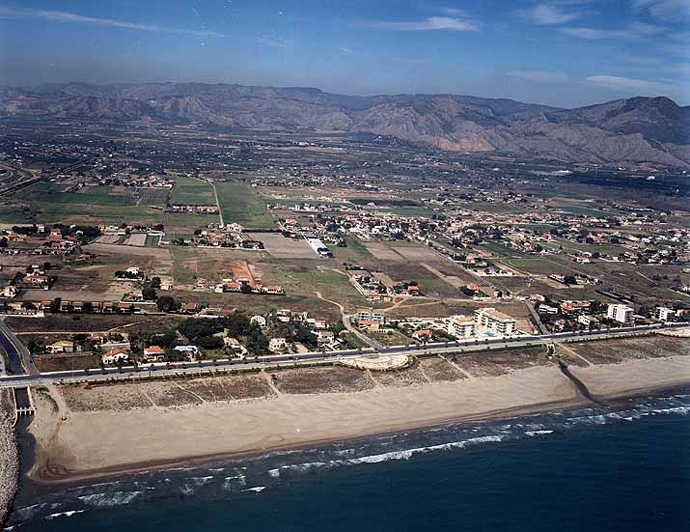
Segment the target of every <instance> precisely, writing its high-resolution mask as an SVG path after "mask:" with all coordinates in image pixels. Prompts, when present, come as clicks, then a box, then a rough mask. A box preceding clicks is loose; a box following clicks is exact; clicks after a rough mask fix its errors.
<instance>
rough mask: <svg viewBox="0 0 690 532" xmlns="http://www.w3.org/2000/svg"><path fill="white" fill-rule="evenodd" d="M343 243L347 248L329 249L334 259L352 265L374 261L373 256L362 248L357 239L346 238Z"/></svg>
mask: <svg viewBox="0 0 690 532" xmlns="http://www.w3.org/2000/svg"><path fill="white" fill-rule="evenodd" d="M345 242H346V243H347V247H344V248H339V247H337V246H331V247H330V250H331V251H332V252H333V254H334V255H335V258H336V259H338V260H342V261H344V262H350V263H354V264H358V263H360V262H361V261H363V260H365V261H366V260H373V259H374V257H373V255H372V254H371V253H369V250H368V249H367V248H365V247H364V244H362V242H361V241H360V240H359V239H358V238H353V237H346V238H345Z"/></svg>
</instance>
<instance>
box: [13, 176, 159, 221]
mask: <svg viewBox="0 0 690 532" xmlns="http://www.w3.org/2000/svg"><path fill="white" fill-rule="evenodd" d="M65 189H66V187H64V186H63V185H58V184H56V183H36V184H34V185H31V186H30V187H27V188H26V189H23V190H21V191H19V192H18V193H17V196H16V199H17V200H19V201H21V202H22V203H29V204H30V205H31V210H32V211H33V213H34V221H36V222H38V223H50V222H62V223H121V222H123V221H124V222H128V223H142V224H144V223H148V224H155V223H160V221H161V220H162V218H163V211H162V209H161V208H160V207H158V208H156V207H155V206H146V205H137V199H136V197H135V196H134V195H133V191H132V190H130V189H124V188H121V187H110V186H90V187H84V188H82V189H81V190H79V191H76V192H66V191H65Z"/></svg>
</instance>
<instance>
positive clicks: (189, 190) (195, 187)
mask: <svg viewBox="0 0 690 532" xmlns="http://www.w3.org/2000/svg"><path fill="white" fill-rule="evenodd" d="M171 201H172V203H174V204H178V205H215V204H216V197H215V195H214V194H213V187H212V186H211V185H209V184H208V183H206V182H205V181H200V180H198V179H190V178H187V177H178V178H177V179H176V180H175V188H174V189H173V195H172V200H171Z"/></svg>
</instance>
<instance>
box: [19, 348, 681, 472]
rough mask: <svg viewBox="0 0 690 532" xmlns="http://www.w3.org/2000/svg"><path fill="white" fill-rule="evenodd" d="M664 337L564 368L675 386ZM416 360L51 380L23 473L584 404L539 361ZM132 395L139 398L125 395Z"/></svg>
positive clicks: (606, 381)
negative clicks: (306, 384) (383, 368)
mask: <svg viewBox="0 0 690 532" xmlns="http://www.w3.org/2000/svg"><path fill="white" fill-rule="evenodd" d="M665 341H666V340H665ZM666 342H667V341H666ZM674 342H677V347H678V349H677V350H674V351H675V352H674V354H672V356H661V357H654V358H636V357H633V358H631V359H629V360H625V361H622V362H620V361H619V362H616V363H600V364H593V365H589V366H587V367H584V365H583V367H572V366H571V369H572V371H573V373H574V374H575V375H576V377H578V378H580V379H581V380H582V381H583V382H584V383H585V385H587V386H588V387H589V388H590V391H591V392H592V393H593V394H595V395H596V396H597V397H599V398H612V397H620V396H625V395H632V394H642V393H650V392H651V391H653V390H658V389H662V388H668V387H674V386H679V385H683V384H686V383H688V382H690V357H688V356H686V353H687V350H688V341H687V340H674ZM678 353H683V354H678ZM669 354H670V353H669ZM425 362H426V361H423V363H422V364H421V365H420V366H417V367H415V368H413V369H411V370H406V371H403V372H400V373H398V374H393V375H385V376H372V375H370V374H366V373H364V372H357V373H356V374H351V375H354V376H353V377H352V378H351V380H350V381H349V382H348V384H347V386H333V382H335V381H333V379H334V378H337V379H339V380H340V382H342V379H343V376H344V375H346V374H345V373H342V372H343V371H345V370H344V369H343V368H315V369H310V370H286V371H285V372H280V373H279V374H278V375H269V374H257V375H251V376H220V377H214V378H206V379H197V380H196V381H185V382H179V383H169V382H166V383H164V384H165V385H166V386H167V387H170V386H173V387H178V388H179V391H180V395H179V398H180V399H179V400H177V401H172V400H171V399H170V396H169V395H165V394H162V393H161V389H162V386H163V383H160V382H148V383H141V384H128V385H112V386H107V387H98V388H93V389H81V388H74V387H61V388H53V389H51V390H49V391H44V392H42V393H39V394H37V395H38V405H39V409H38V415H37V417H36V419H35V421H34V422H33V423H32V425H31V427H30V431H31V434H32V435H33V436H34V437H35V439H36V455H35V464H34V467H33V468H32V470H31V473H30V477H31V478H32V479H33V480H35V481H38V482H41V483H56V482H57V483H61V482H73V481H79V480H83V479H90V478H96V477H101V476H111V475H115V474H118V473H125V472H130V471H135V470H143V469H150V468H153V467H165V466H170V465H173V464H184V463H197V462H200V461H205V460H213V459H219V458H222V457H230V456H235V455H242V454H261V453H264V452H266V451H270V450H275V449H286V448H292V447H306V446H313V445H316V444H318V443H323V442H329V441H335V440H344V439H353V438H358V437H363V436H369V435H374V434H381V433H387V432H401V431H406V430H411V429H414V428H421V427H429V426H434V425H441V424H446V423H451V422H462V421H466V420H467V421H469V420H477V419H488V418H492V417H512V416H516V415H520V414H525V413H533V412H540V411H547V410H555V409H561V408H566V407H574V406H577V405H581V404H584V399H583V398H582V397H580V396H579V395H578V393H577V390H576V388H575V386H574V385H573V383H572V382H571V381H570V380H569V379H568V378H566V377H565V376H564V375H563V374H562V373H561V371H559V369H558V368H557V367H556V366H555V365H553V364H551V363H546V362H544V363H543V364H537V365H533V366H530V367H525V368H519V369H515V368H511V369H507V370H505V371H494V372H493V374H491V373H489V374H487V372H484V373H483V374H482V372H481V371H477V368H471V367H470V371H466V370H465V369H463V367H461V366H457V371H456V372H455V374H454V375H455V378H453V379H452V380H451V379H440V378H439V379H433V378H429V377H430V376H438V375H439V373H438V368H436V367H434V373H432V372H431V368H430V366H429V365H427V364H425ZM447 362H448V364H451V362H449V361H447ZM468 367H469V366H468ZM329 371H332V372H334V373H332V374H330V375H329V373H328V372H329ZM347 371H348V372H356V370H347ZM290 372H294V373H293V374H290ZM315 372H322V373H321V374H320V375H326V380H328V379H331V380H330V381H328V384H329V385H328V386H321V387H319V386H318V383H317V385H316V386H315V387H314V388H315V390H314V391H315V392H317V393H303V389H302V388H300V387H299V386H296V383H300V382H303V381H304V379H305V378H314V375H319V374H317V373H315ZM323 372H325V373H323ZM408 372H409V373H408ZM463 372H464V373H463ZM348 375H349V374H348ZM412 376H414V377H412ZM422 377H423V378H422ZM318 378H322V377H321V376H319V377H318ZM348 378H349V377H348ZM245 379H250V382H249V384H247V383H246V382H244V380H245ZM300 379H301V380H300ZM323 382H326V381H323ZM223 390H225V392H228V393H224V392H223ZM132 393H134V394H136V397H140V398H143V399H142V401H145V403H141V404H139V403H138V402H137V401H134V400H132V398H131V394H132ZM194 396H196V397H194ZM125 397H127V399H125ZM182 397H186V398H187V399H186V400H182V399H181V398H182ZM176 403H177V404H176Z"/></svg>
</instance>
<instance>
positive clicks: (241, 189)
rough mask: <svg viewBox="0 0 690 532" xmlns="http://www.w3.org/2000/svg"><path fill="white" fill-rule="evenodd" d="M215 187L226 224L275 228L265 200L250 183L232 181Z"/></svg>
mask: <svg viewBox="0 0 690 532" xmlns="http://www.w3.org/2000/svg"><path fill="white" fill-rule="evenodd" d="M215 186H216V192H217V193H218V200H219V201H220V208H221V211H222V213H223V222H224V223H226V224H229V223H238V224H240V225H241V226H243V227H245V228H248V229H257V228H269V227H274V226H275V223H274V221H273V218H272V217H271V215H270V214H268V212H267V211H266V208H265V205H264V202H263V200H262V199H261V198H260V197H259V195H258V194H257V193H256V192H255V191H254V189H253V188H252V187H251V186H250V185H249V184H248V183H245V182H243V181H231V182H225V183H216V185H215Z"/></svg>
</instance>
